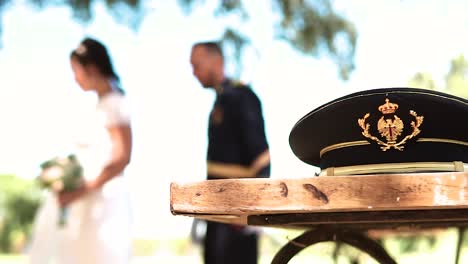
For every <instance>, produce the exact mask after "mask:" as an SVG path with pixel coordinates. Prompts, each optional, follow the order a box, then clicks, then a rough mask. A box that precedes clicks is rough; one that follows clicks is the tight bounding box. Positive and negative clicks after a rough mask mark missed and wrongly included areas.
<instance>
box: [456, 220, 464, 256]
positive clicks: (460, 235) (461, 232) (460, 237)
mask: <svg viewBox="0 0 468 264" xmlns="http://www.w3.org/2000/svg"><path fill="white" fill-rule="evenodd" d="M464 235H465V227H459V228H458V241H457V252H456V255H455V264H458V263H460V254H461V250H462V246H463V238H464Z"/></svg>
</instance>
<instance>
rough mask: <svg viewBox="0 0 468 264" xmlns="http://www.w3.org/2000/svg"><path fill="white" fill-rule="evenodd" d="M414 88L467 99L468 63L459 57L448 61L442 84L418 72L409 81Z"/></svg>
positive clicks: (424, 73) (428, 74) (427, 74)
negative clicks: (447, 68) (448, 64)
mask: <svg viewBox="0 0 468 264" xmlns="http://www.w3.org/2000/svg"><path fill="white" fill-rule="evenodd" d="M409 85H410V86H411V87H415V88H426V89H431V90H437V91H442V92H446V93H449V94H453V95H456V96H459V97H463V98H467V99H468V61H467V60H466V59H465V57H464V56H463V55H459V56H457V57H455V58H453V59H452V60H451V61H450V68H449V70H448V72H447V74H446V75H445V79H444V83H443V84H440V83H439V84H438V83H436V82H435V81H434V79H433V77H432V74H431V73H428V72H418V73H416V74H415V75H414V76H413V77H412V78H411V79H410V81H409Z"/></svg>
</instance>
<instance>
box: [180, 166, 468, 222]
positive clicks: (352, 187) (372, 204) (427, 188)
mask: <svg viewBox="0 0 468 264" xmlns="http://www.w3.org/2000/svg"><path fill="white" fill-rule="evenodd" d="M467 186H468V173H467V172H453V173H420V174H393V175H359V176H333V177H313V178H304V179H229V180H211V181H203V182H197V183H186V184H177V183H173V184H171V211H172V213H173V214H176V215H177V214H203V215H239V216H240V215H263V214H289V213H312V212H350V211H382V210H385V211H386V210H421V209H422V210H425V209H457V208H468V189H467Z"/></svg>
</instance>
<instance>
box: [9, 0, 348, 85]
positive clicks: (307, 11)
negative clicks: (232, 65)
mask: <svg viewBox="0 0 468 264" xmlns="http://www.w3.org/2000/svg"><path fill="white" fill-rule="evenodd" d="M24 1H26V2H27V3H29V4H30V5H31V6H32V7H34V8H37V9H43V8H46V7H49V6H67V7H69V8H70V10H71V11H72V14H73V18H74V19H75V20H76V21H78V22H81V23H88V22H90V21H92V19H93V17H94V14H93V6H94V5H95V4H96V3H98V2H101V3H104V4H105V5H106V7H107V10H108V11H109V13H110V14H111V15H112V17H113V18H114V19H115V21H116V22H118V23H121V24H125V25H128V26H130V27H132V28H133V29H137V28H138V27H139V25H140V23H141V22H142V21H143V19H144V17H145V14H146V12H147V10H148V9H149V8H148V5H147V4H148V1H144V0H24ZM159 1H163V0H159ZM214 1H216V3H217V7H216V8H215V9H214V10H213V13H214V15H215V16H216V17H222V16H228V15H234V16H237V17H238V18H240V19H241V20H242V21H248V20H252V19H262V17H258V16H256V15H255V14H251V13H249V10H247V9H246V7H245V5H244V3H245V1H247V0H244V1H242V0H214ZM331 1H332V0H271V7H272V9H273V11H274V12H275V14H277V15H278V16H277V17H278V21H275V24H274V25H272V27H274V29H275V31H276V33H277V37H278V38H279V39H283V40H285V41H287V42H288V43H290V44H291V45H292V46H293V47H294V48H296V49H297V50H299V51H300V52H303V53H304V54H308V55H313V56H319V55H322V54H324V55H327V56H328V57H330V58H331V59H332V60H333V61H334V62H335V64H336V65H337V67H338V69H339V70H338V71H339V74H340V77H341V78H343V79H345V80H346V79H347V78H348V77H349V74H350V73H351V72H352V70H353V69H354V53H355V46H356V38H357V34H356V30H355V28H354V25H353V24H352V23H351V22H350V21H348V20H347V19H346V18H344V17H343V16H341V15H340V14H338V13H337V12H336V11H335V10H334V8H333V5H332V2H331ZM12 2H13V1H12V0H0V15H2V14H3V13H4V12H5V10H7V7H9V5H10V4H11V3H12ZM153 2H154V1H153ZM178 4H179V6H180V7H181V9H182V11H183V12H184V13H186V14H190V13H191V12H192V10H193V9H194V8H196V7H201V6H205V5H206V1H205V0H178ZM0 17H1V16H0ZM0 33H1V27H0ZM220 39H221V41H222V43H223V45H230V46H231V47H232V48H234V50H235V52H234V57H235V59H236V60H237V61H240V60H241V54H242V49H243V48H244V47H245V45H247V44H248V43H249V37H248V36H246V34H244V32H241V30H240V29H239V28H237V27H236V26H227V27H226V29H225V33H224V35H222V36H220Z"/></svg>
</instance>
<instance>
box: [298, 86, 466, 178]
mask: <svg viewBox="0 0 468 264" xmlns="http://www.w3.org/2000/svg"><path fill="white" fill-rule="evenodd" d="M289 142H290V145H291V148H292V150H293V152H294V154H295V155H296V156H297V157H298V158H299V159H301V160H302V161H304V162H306V163H308V164H311V165H315V166H319V167H320V168H321V169H322V170H325V169H328V168H336V167H347V166H359V165H368V166H371V167H370V168H372V166H374V167H376V166H382V165H383V166H384V167H385V164H387V165H389V164H393V165H395V164H402V163H405V164H410V163H419V164H421V163H425V164H429V163H438V164H441V163H446V162H458V163H462V166H463V163H465V165H466V163H468V100H465V99H463V98H459V97H456V96H452V95H449V94H445V93H441V92H435V91H431V90H425V89H415V88H386V89H374V90H368V91H363V92H358V93H354V94H351V95H347V96H344V97H341V98H338V99H336V100H333V101H331V102H329V103H327V104H325V105H323V106H320V107H319V108H317V109H315V110H313V111H312V112H310V113H309V114H307V115H306V116H305V117H303V118H302V119H300V120H299V121H298V122H297V124H296V125H295V126H294V128H293V129H292V131H291V134H290V137H289ZM400 167H401V166H400ZM439 167H440V166H439ZM421 168H422V170H426V171H427V170H430V169H429V168H430V166H425V167H424V166H423V167H421ZM388 171H392V170H388Z"/></svg>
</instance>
